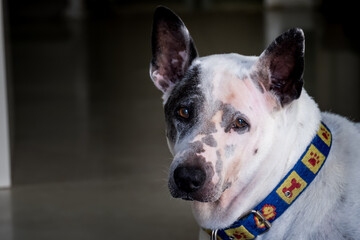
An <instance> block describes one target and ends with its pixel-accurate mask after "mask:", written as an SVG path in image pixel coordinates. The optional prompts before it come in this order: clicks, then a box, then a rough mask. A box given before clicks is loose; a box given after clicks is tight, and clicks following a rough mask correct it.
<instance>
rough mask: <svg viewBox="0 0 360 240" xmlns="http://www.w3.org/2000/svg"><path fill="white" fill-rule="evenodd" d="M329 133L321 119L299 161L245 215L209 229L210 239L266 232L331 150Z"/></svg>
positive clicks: (318, 168) (304, 186) (226, 238)
mask: <svg viewBox="0 0 360 240" xmlns="http://www.w3.org/2000/svg"><path fill="white" fill-rule="evenodd" d="M331 144H332V135H331V132H330V130H329V128H328V127H327V126H326V125H325V124H324V123H323V122H321V124H320V127H319V130H318V132H317V134H316V136H315V137H314V138H313V140H312V141H311V143H310V144H309V145H308V146H307V148H306V150H305V152H304V153H303V155H302V156H301V157H300V159H299V161H298V162H297V163H296V164H295V166H294V167H293V168H292V169H291V170H290V171H289V173H288V174H287V175H286V176H285V177H284V178H283V179H282V180H281V181H280V183H279V184H278V185H277V186H276V187H275V188H274V190H273V191H272V192H271V193H270V194H269V195H268V196H267V197H266V198H265V199H264V200H263V201H262V202H261V203H260V204H259V205H257V206H256V207H255V208H254V210H251V211H250V212H249V213H248V214H246V215H245V216H244V217H242V218H240V219H239V220H237V221H236V222H234V223H233V224H232V225H231V226H230V227H228V228H225V229H216V230H208V229H205V231H206V232H208V233H209V234H210V236H211V238H210V239H211V240H235V239H255V238H256V237H257V236H258V235H260V234H263V233H265V232H267V231H268V230H269V229H270V228H271V224H272V222H274V221H275V220H276V219H277V218H279V217H280V216H281V214H283V213H284V211H285V210H286V209H287V208H288V207H290V205H291V204H292V203H293V202H294V201H295V200H296V199H297V198H298V197H299V195H300V194H301V193H302V192H303V191H304V190H305V189H306V187H307V186H309V184H310V183H311V182H312V180H314V178H315V177H316V175H317V173H318V172H319V171H320V169H321V167H322V166H323V165H324V163H325V160H326V158H327V156H328V154H329V152H330V148H331Z"/></svg>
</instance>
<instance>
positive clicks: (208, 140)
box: [201, 135, 217, 147]
mask: <svg viewBox="0 0 360 240" xmlns="http://www.w3.org/2000/svg"><path fill="white" fill-rule="evenodd" d="M201 141H202V142H203V143H205V144H206V145H208V146H210V147H217V142H216V140H215V138H214V137H213V135H206V136H205V137H203V138H202V139H201Z"/></svg>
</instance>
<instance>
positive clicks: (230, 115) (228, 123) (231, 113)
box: [220, 102, 250, 134]
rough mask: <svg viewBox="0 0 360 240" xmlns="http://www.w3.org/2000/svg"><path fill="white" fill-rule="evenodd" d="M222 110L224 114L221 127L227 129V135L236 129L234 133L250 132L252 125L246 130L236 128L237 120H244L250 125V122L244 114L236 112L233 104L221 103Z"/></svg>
mask: <svg viewBox="0 0 360 240" xmlns="http://www.w3.org/2000/svg"><path fill="white" fill-rule="evenodd" d="M220 110H222V112H223V115H222V118H221V123H220V126H221V127H223V128H224V129H225V132H226V133H228V132H230V131H231V130H232V129H234V131H236V132H237V133H238V134H243V133H245V132H248V131H249V130H250V125H249V126H248V127H247V128H245V129H235V128H234V122H235V121H236V119H237V118H242V119H244V120H245V121H246V122H247V123H248V124H249V121H248V120H247V117H246V116H245V115H244V114H243V113H241V112H240V111H238V110H236V109H235V108H234V107H233V106H232V105H231V104H228V103H222V102H221V104H220Z"/></svg>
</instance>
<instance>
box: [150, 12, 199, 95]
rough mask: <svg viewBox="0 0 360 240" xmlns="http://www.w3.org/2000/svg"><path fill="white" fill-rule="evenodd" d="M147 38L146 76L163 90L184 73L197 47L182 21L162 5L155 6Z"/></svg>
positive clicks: (178, 79)
mask: <svg viewBox="0 0 360 240" xmlns="http://www.w3.org/2000/svg"><path fill="white" fill-rule="evenodd" d="M151 40H152V61H151V64H150V77H151V79H152V80H153V82H154V83H155V86H156V87H157V88H159V89H160V90H161V91H162V92H164V93H165V92H166V91H167V90H169V89H170V88H171V86H173V85H174V84H176V83H177V82H178V81H180V80H181V79H182V78H183V77H184V74H185V72H186V70H187V69H188V68H189V66H190V65H191V63H192V61H193V60H194V59H195V58H196V57H197V56H198V55H197V51H196V49H195V45H194V43H193V41H192V39H191V36H190V34H189V31H188V30H187V28H186V27H185V24H184V23H183V22H182V20H181V19H180V18H179V17H178V16H177V15H175V14H174V13H173V12H172V11H171V10H169V9H168V8H165V7H158V8H157V9H156V10H155V13H154V20H153V29H152V39H151Z"/></svg>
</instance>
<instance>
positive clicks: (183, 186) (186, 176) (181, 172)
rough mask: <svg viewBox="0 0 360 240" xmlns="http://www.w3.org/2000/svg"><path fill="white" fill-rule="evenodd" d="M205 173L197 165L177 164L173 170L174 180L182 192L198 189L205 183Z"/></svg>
mask: <svg viewBox="0 0 360 240" xmlns="http://www.w3.org/2000/svg"><path fill="white" fill-rule="evenodd" d="M205 180H206V173H205V171H204V170H203V169H201V168H197V167H184V166H179V167H177V168H176V169H175V171H174V181H175V184H176V186H177V187H178V189H179V190H180V191H182V192H184V193H192V192H195V191H197V190H199V189H200V188H201V187H202V186H203V185H204V183H205Z"/></svg>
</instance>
